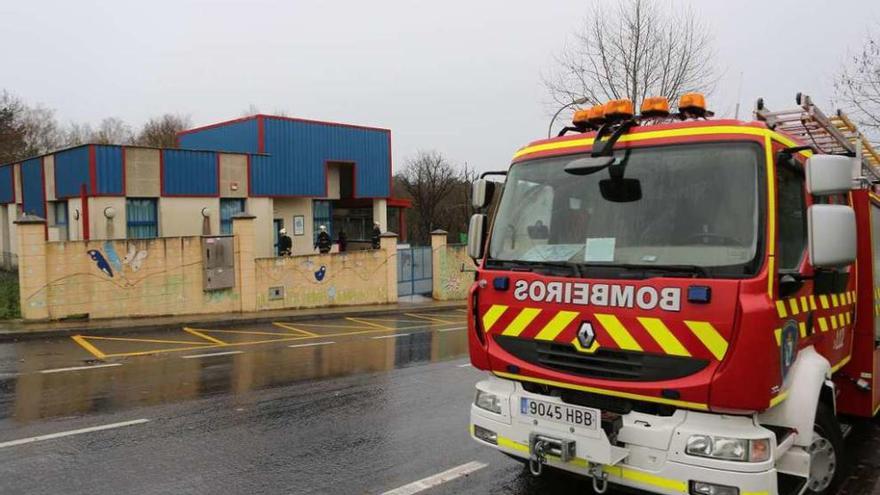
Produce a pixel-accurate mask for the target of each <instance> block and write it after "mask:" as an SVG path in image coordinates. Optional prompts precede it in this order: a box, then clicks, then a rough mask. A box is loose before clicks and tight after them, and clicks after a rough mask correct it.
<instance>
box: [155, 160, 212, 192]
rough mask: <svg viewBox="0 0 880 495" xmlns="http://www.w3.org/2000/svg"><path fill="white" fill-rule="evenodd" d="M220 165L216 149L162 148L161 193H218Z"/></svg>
mask: <svg viewBox="0 0 880 495" xmlns="http://www.w3.org/2000/svg"><path fill="white" fill-rule="evenodd" d="M217 168H218V161H217V153H215V152H213V151H190V150H162V195H163V196H164V195H168V196H217V195H219V194H220V184H219V180H220V176H219V175H218V170H217Z"/></svg>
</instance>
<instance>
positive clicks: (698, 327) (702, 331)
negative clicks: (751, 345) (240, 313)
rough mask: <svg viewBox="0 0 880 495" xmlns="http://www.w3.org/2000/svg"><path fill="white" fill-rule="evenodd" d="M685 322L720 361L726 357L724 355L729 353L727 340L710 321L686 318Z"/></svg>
mask: <svg viewBox="0 0 880 495" xmlns="http://www.w3.org/2000/svg"><path fill="white" fill-rule="evenodd" d="M684 324H685V325H687V326H688V328H690V329H691V332H693V333H694V335H696V336H697V338H698V339H700V342H702V343H703V345H704V346H706V349H709V351H710V352H711V353H712V355H713V356H715V359H717V360H719V361H721V360H722V359H724V355H725V354H727V341H726V340H724V337H722V336H721V334H719V333H718V330H715V327H713V326H712V324H711V323H709V322H708V321H688V320H685V322H684Z"/></svg>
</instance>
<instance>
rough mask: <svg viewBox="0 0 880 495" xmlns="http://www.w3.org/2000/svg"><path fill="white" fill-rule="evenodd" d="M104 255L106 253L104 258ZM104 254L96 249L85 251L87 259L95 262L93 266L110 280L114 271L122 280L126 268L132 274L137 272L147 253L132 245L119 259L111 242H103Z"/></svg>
mask: <svg viewBox="0 0 880 495" xmlns="http://www.w3.org/2000/svg"><path fill="white" fill-rule="evenodd" d="M104 253H106V256H104ZM104 253H102V252H101V251H100V250H98V249H89V250H88V251H87V254H88V255H89V257H90V258H91V259H92V261H94V262H95V266H96V267H97V268H98V269H99V270H101V272H103V273H104V274H105V275H107V276H108V277H110V278H113V276H114V274H113V270H116V274H117V275H121V276H122V277H123V278H124V277H125V268H126V267H128V268H129V269H130V270H131V271H132V272H137V271H139V270H140V269H141V266H142V265H143V263H144V260H145V259H147V251H146V250H143V249H142V250H138V249H137V247H136V246H134V245H133V244H129V245H128V252H127V253H126V254H125V257H123V258H122V259H120V258H119V254H118V253H117V252H116V247H114V246H113V243H112V242H111V241H106V242H104ZM108 260H109V262H108Z"/></svg>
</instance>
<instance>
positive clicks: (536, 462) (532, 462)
mask: <svg viewBox="0 0 880 495" xmlns="http://www.w3.org/2000/svg"><path fill="white" fill-rule="evenodd" d="M546 445H547V444H546V443H545V442H544V441H543V440H538V441H536V442H535V444H534V448H532V454H531V455H530V456H529V472H530V473H532V476H536V477H537V476H541V473H543V472H544V463H545V462H547V458H546V457H545V452H544V449H545V448H546Z"/></svg>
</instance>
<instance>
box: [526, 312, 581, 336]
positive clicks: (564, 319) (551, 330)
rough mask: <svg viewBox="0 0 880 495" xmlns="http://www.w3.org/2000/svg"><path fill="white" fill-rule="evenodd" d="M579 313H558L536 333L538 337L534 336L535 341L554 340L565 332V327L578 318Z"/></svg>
mask: <svg viewBox="0 0 880 495" xmlns="http://www.w3.org/2000/svg"><path fill="white" fill-rule="evenodd" d="M579 314H580V313H578V312H576V311H560V312H559V313H557V314H556V316H554V317H553V319H552V320H550V322H549V323H547V324H546V325H544V328H542V329H541V331H540V332H538V335H535V339H536V340H555V339H556V337H558V336H559V334H560V333H562V331H563V330H565V327H567V326H568V324H569V323H571V322H572V320H574V319H575V318H577V317H578V315H579Z"/></svg>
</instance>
